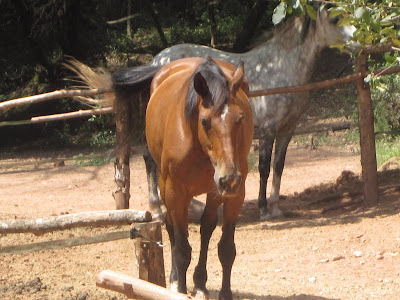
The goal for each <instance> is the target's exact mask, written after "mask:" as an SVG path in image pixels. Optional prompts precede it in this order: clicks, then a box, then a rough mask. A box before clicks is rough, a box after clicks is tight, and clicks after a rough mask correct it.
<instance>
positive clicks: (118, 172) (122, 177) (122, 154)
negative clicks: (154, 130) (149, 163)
mask: <svg viewBox="0 0 400 300" xmlns="http://www.w3.org/2000/svg"><path fill="white" fill-rule="evenodd" d="M114 111H115V124H116V134H115V135H116V146H115V148H116V161H115V164H114V168H115V191H114V192H113V196H114V200H115V207H116V209H127V208H129V198H130V192H129V191H130V169H129V155H130V148H131V139H130V134H131V130H130V129H131V115H132V114H131V104H130V102H129V101H127V98H123V97H121V99H119V101H115V103H114Z"/></svg>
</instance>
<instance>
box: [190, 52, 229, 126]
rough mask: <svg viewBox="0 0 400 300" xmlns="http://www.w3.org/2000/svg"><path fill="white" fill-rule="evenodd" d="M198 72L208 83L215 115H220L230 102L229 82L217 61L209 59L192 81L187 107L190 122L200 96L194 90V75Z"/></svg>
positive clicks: (202, 64)
mask: <svg viewBox="0 0 400 300" xmlns="http://www.w3.org/2000/svg"><path fill="white" fill-rule="evenodd" d="M198 72H200V74H201V75H202V76H203V78H204V79H205V80H206V82H207V86H208V89H209V92H210V100H211V104H212V107H211V109H212V112H213V113H220V112H221V111H222V108H223V107H224V105H225V104H226V103H227V102H228V100H229V82H228V80H227V79H226V77H225V74H224V72H223V71H222V69H221V68H220V67H219V66H218V65H217V64H216V63H215V61H213V60H212V59H211V58H207V59H205V61H204V62H202V63H201V64H200V65H199V66H198V67H197V69H196V71H195V72H194V73H193V75H192V77H191V79H190V85H189V91H188V93H187V96H186V105H185V119H186V120H189V119H190V118H191V117H192V116H193V114H194V112H195V111H196V110H197V104H198V103H197V102H198V94H197V92H196V90H195V88H194V75H195V74H196V73H198Z"/></svg>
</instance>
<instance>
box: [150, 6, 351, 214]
mask: <svg viewBox="0 0 400 300" xmlns="http://www.w3.org/2000/svg"><path fill="white" fill-rule="evenodd" d="M336 21H337V20H335V19H331V18H330V17H329V12H328V10H327V9H320V10H319V11H318V16H317V19H316V20H315V21H313V20H311V19H310V18H308V17H305V18H299V17H296V18H291V19H289V20H288V21H286V22H285V23H284V24H282V25H281V26H280V27H279V28H278V29H277V30H276V31H275V32H274V34H272V36H270V37H268V38H264V40H263V41H261V43H260V44H259V45H258V46H257V47H255V48H253V49H252V50H250V51H249V52H246V53H242V54H235V53H228V52H223V51H219V50H216V49H213V48H209V47H205V46H199V45H194V44H180V45H175V46H172V47H170V48H167V49H165V50H163V51H162V52H160V53H159V54H157V55H156V56H155V57H154V59H153V60H152V61H151V63H150V65H151V66H154V67H157V66H162V65H165V64H167V63H168V62H170V61H172V60H176V59H179V58H183V57H193V56H196V57H206V56H211V57H212V58H218V59H222V60H226V61H228V62H230V63H232V64H235V65H237V64H238V63H239V61H244V66H245V69H246V78H247V80H248V82H249V87H250V90H257V89H265V88H276V87H285V86H294V85H301V84H305V83H307V82H309V80H310V78H311V75H312V73H313V70H314V66H315V63H316V61H317V59H318V56H319V54H320V53H321V52H322V50H323V49H324V48H326V47H328V46H330V45H332V44H335V43H337V42H338V41H348V40H350V38H351V37H352V35H353V32H354V27H352V26H337V25H336ZM308 98H309V97H308V93H307V92H304V93H296V94H280V95H271V96H262V97H256V98H250V102H251V106H252V110H253V117H254V125H255V135H256V136H257V137H258V138H259V142H260V146H259V167H258V168H259V172H260V191H259V196H258V207H259V209H260V219H261V220H266V219H269V218H272V217H279V216H281V215H282V212H281V210H280V208H279V205H278V200H279V190H280V185H281V176H282V171H283V167H284V163H285V157H286V151H287V147H288V144H289V142H290V140H291V138H292V135H293V133H294V131H295V128H296V123H297V121H298V119H299V117H300V116H301V115H302V114H303V112H304V111H305V109H306V108H307V104H308V101H309V100H308ZM274 142H275V158H274V166H273V170H274V173H273V180H272V190H271V193H270V198H269V199H268V205H267V199H266V188H267V180H268V177H269V173H270V164H271V154H272V148H273V145H274ZM145 160H146V161H149V160H150V161H151V157H149V156H148V155H145ZM147 168H148V170H150V169H151V168H153V173H148V179H149V183H150V184H149V192H150V200H151V203H152V207H153V208H155V210H156V211H158V212H161V210H160V209H159V207H157V206H158V205H160V201H159V199H158V194H157V183H156V175H155V168H154V167H151V164H148V165H147ZM152 178H153V179H152Z"/></svg>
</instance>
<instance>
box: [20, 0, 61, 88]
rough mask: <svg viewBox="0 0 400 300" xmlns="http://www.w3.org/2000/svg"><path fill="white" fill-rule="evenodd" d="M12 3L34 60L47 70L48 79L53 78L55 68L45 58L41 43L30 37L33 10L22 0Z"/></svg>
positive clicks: (32, 24) (32, 25)
mask: <svg viewBox="0 0 400 300" xmlns="http://www.w3.org/2000/svg"><path fill="white" fill-rule="evenodd" d="M12 3H13V4H14V7H15V10H16V12H17V14H18V16H20V18H21V23H22V27H23V34H24V38H25V39H26V40H27V41H28V43H29V47H30V48H31V49H32V53H33V55H34V57H35V59H36V61H37V62H39V63H40V64H41V65H42V66H43V67H44V68H45V69H46V70H47V72H48V75H49V78H50V80H53V79H54V77H55V68H54V66H53V65H52V64H51V63H50V62H49V60H48V59H47V57H46V54H45V53H44V51H43V49H42V47H41V44H40V43H39V42H38V41H37V40H35V39H34V38H33V37H32V32H31V30H32V28H33V27H34V20H33V12H32V11H29V10H28V9H27V8H26V6H25V4H24V1H22V0H14V1H12Z"/></svg>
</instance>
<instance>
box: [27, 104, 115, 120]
mask: <svg viewBox="0 0 400 300" xmlns="http://www.w3.org/2000/svg"><path fill="white" fill-rule="evenodd" d="M112 112H113V108H112V107H105V108H97V109H88V110H79V111H72V112H68V113H62V114H54V115H48V116H39V117H32V118H31V122H32V123H43V122H52V121H60V120H68V119H73V118H82V117H90V116H92V115H103V114H109V113H112Z"/></svg>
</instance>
